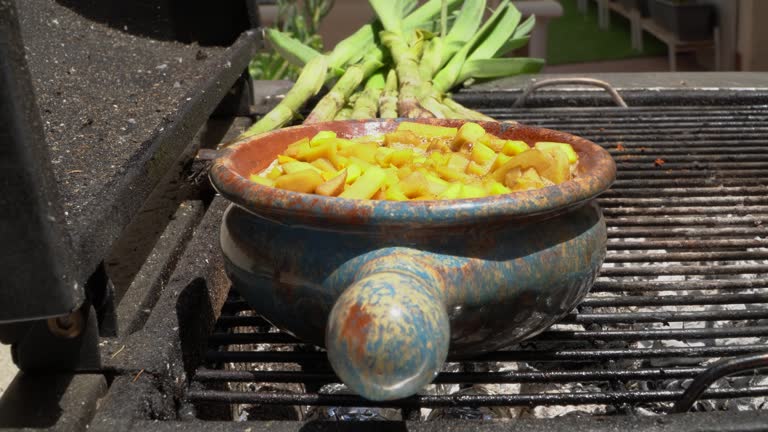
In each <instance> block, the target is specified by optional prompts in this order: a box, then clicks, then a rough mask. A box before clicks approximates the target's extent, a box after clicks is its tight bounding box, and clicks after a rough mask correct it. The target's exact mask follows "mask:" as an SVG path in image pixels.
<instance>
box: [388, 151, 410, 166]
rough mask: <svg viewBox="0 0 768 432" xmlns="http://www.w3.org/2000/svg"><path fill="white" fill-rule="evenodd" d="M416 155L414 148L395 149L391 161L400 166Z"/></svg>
mask: <svg viewBox="0 0 768 432" xmlns="http://www.w3.org/2000/svg"><path fill="white" fill-rule="evenodd" d="M414 156H415V155H414V153H413V150H411V149H400V150H394V151H393V152H392V154H391V155H390V157H389V163H390V164H392V165H394V166H396V167H398V168H400V167H401V166H403V165H405V164H407V163H410V162H411V161H412V160H413V158H414Z"/></svg>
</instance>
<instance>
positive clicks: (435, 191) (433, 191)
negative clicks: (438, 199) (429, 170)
mask: <svg viewBox="0 0 768 432" xmlns="http://www.w3.org/2000/svg"><path fill="white" fill-rule="evenodd" d="M424 178H425V179H427V192H428V193H429V194H430V195H439V194H440V193H441V192H443V191H444V190H446V189H447V188H448V186H450V183H448V182H447V181H445V180H443V179H441V178H440V177H437V176H436V175H434V174H424Z"/></svg>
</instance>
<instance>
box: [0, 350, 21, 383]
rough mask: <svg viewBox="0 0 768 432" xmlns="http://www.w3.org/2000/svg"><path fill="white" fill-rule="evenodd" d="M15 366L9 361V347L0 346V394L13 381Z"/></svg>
mask: <svg viewBox="0 0 768 432" xmlns="http://www.w3.org/2000/svg"><path fill="white" fill-rule="evenodd" d="M17 371H18V369H16V365H14V364H13V361H12V360H11V347H10V346H9V345H1V344H0V394H2V393H3V392H5V389H6V388H7V387H8V384H10V383H11V381H13V377H14V376H16V372H17Z"/></svg>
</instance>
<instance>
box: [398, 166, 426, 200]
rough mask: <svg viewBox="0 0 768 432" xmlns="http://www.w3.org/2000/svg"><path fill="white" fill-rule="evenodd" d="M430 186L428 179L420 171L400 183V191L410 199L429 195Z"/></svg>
mask: <svg viewBox="0 0 768 432" xmlns="http://www.w3.org/2000/svg"><path fill="white" fill-rule="evenodd" d="M428 189H429V184H428V183H427V178H426V177H425V176H424V174H423V173H422V172H420V171H414V172H412V173H411V174H410V175H409V176H408V177H406V178H404V179H402V180H401V181H400V190H402V191H403V193H404V194H405V195H406V196H407V197H408V198H415V197H418V196H421V195H424V194H426V193H427V190H428Z"/></svg>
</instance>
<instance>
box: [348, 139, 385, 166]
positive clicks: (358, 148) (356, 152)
mask: <svg viewBox="0 0 768 432" xmlns="http://www.w3.org/2000/svg"><path fill="white" fill-rule="evenodd" d="M378 148H379V146H377V145H376V143H358V144H355V145H354V146H350V147H349V148H347V149H345V150H344V152H345V155H346V156H349V157H350V158H351V157H356V158H358V159H362V160H364V161H366V162H368V163H369V164H371V163H376V150H377V149H378Z"/></svg>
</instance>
